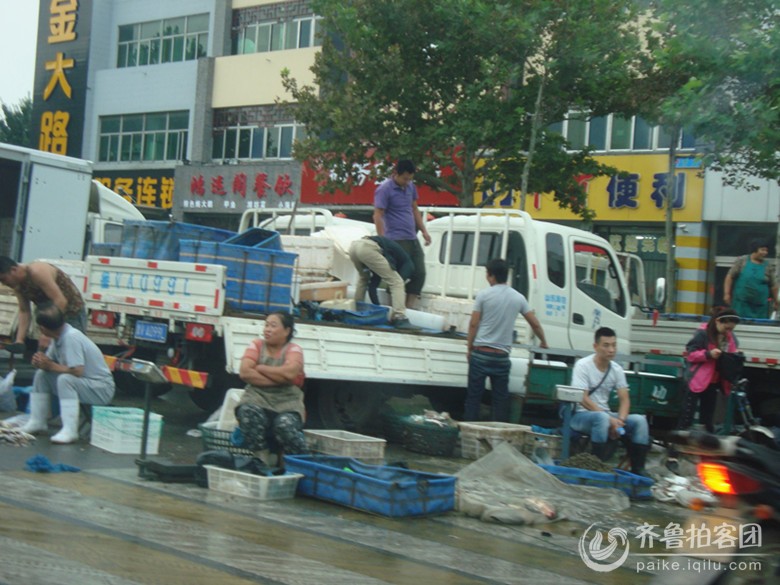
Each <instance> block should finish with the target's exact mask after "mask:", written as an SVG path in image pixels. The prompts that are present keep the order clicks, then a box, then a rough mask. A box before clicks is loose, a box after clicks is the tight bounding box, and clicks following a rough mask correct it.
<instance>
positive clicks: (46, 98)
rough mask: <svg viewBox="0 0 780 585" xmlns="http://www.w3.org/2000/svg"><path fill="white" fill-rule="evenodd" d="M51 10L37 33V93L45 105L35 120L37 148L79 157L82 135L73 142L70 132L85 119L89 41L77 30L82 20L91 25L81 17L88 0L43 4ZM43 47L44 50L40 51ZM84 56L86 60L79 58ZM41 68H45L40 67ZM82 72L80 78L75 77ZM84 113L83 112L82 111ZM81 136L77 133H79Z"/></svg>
mask: <svg viewBox="0 0 780 585" xmlns="http://www.w3.org/2000/svg"><path fill="white" fill-rule="evenodd" d="M41 4H42V5H44V6H47V7H48V10H49V12H48V27H46V29H45V30H41V31H39V32H38V34H39V41H38V43H39V50H38V53H39V56H38V68H39V69H40V70H39V75H40V76H41V77H40V81H39V80H36V92H38V91H39V90H40V92H39V93H38V95H39V96H40V98H41V100H42V102H43V104H42V105H41V106H40V107H37V108H36V112H35V114H34V118H35V119H36V120H37V125H38V149H39V150H43V151H46V152H53V153H56V154H69V150H70V152H71V153H72V154H73V155H75V156H78V155H79V154H80V152H78V150H80V143H81V138H80V136H78V137H76V139H75V143H73V140H72V139H73V138H74V137H73V136H71V133H70V129H71V128H74V129H77V130H78V131H80V127H79V124H80V121H81V118H82V117H83V105H84V96H83V95H82V93H83V91H82V90H83V87H84V83H82V80H85V79H86V78H85V77H84V75H85V73H81V72H85V71H86V48H87V47H88V40H87V38H86V37H85V38H84V39H79V34H78V32H77V30H76V29H77V27H78V24H79V22H80V21H82V19H83V20H84V21H86V22H88V14H79V12H80V8H81V7H80V4H82V5H84V4H86V5H87V12H88V10H89V8H88V7H89V0H51V2H42V3H41ZM41 48H43V50H41ZM81 54H83V55H84V58H83V59H81V58H79V57H80V55H81ZM41 65H42V67H41ZM76 70H79V71H80V73H81V74H80V75H74V73H75V71H76ZM79 110H81V111H79ZM77 134H78V132H77Z"/></svg>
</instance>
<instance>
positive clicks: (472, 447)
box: [458, 422, 531, 459]
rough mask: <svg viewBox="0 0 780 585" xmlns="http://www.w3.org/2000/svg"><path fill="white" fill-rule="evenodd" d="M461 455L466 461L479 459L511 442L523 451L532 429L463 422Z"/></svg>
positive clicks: (492, 423)
mask: <svg viewBox="0 0 780 585" xmlns="http://www.w3.org/2000/svg"><path fill="white" fill-rule="evenodd" d="M458 426H459V427H460V454H461V457H463V458H464V459H479V458H480V457H482V456H484V455H487V454H488V453H490V452H491V451H492V450H493V449H495V448H496V446H498V445H499V444H500V443H505V442H509V443H511V444H513V445H515V446H517V447H519V448H521V449H522V447H523V444H524V442H525V439H526V436H527V433H529V432H530V431H531V427H529V426H527V425H515V424H511V423H504V422H462V423H460V424H459V425H458Z"/></svg>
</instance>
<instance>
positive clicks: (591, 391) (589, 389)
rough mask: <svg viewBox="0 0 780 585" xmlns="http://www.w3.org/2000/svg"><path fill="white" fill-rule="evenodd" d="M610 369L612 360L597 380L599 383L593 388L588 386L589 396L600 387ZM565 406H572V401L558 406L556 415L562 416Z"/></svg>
mask: <svg viewBox="0 0 780 585" xmlns="http://www.w3.org/2000/svg"><path fill="white" fill-rule="evenodd" d="M611 371H612V362H609V365H608V366H607V371H606V372H604V376H603V377H602V378H601V380H599V383H598V384H596V385H595V386H593V388H588V396H591V395H592V394H593V393H594V392H595V391H596V390H598V389H599V388H601V385H602V384H603V383H604V380H606V379H607V376H609V373H610V372H611ZM566 408H572V409H573V408H574V403H573V402H564V403H563V404H561V405H560V406H559V407H558V416H560V417H561V418H563V413H564V412H565V409H566Z"/></svg>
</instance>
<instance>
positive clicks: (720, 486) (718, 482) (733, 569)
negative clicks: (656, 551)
mask: <svg viewBox="0 0 780 585" xmlns="http://www.w3.org/2000/svg"><path fill="white" fill-rule="evenodd" d="M670 440H671V441H672V442H673V443H676V444H677V445H678V449H679V450H680V451H681V452H683V453H686V454H688V455H694V456H697V457H698V459H699V461H698V463H697V473H698V475H699V478H700V479H701V481H702V483H703V484H704V485H705V486H706V487H707V488H708V489H709V490H710V491H712V492H713V493H714V494H716V495H717V496H718V499H719V503H720V504H721V505H722V506H724V507H727V508H736V511H737V513H738V516H739V519H740V521H741V522H742V523H743V526H750V527H751V528H753V529H754V537H757V538H758V539H760V546H758V547H753V548H750V549H745V551H746V553H747V554H739V555H736V556H734V557H732V559H731V560H729V561H724V562H723V563H719V565H720V568H719V570H717V571H714V572H712V573H710V574H709V575H708V576H707V577H706V579H707V580H706V581H701V582H702V583H705V582H706V583H711V584H715V583H717V584H726V583H757V584H759V583H760V584H763V583H766V584H769V583H775V584H776V583H780V450H778V448H777V444H776V443H775V442H773V441H772V442H769V441H762V442H761V443H757V442H754V441H751V440H748V439H746V438H744V437H742V436H725V437H723V436H716V435H712V434H709V433H706V432H703V431H674V432H673V433H672V434H671V436H670ZM756 526H757V527H758V528H757V529H755V527H756ZM738 552H740V553H742V552H743V551H742V549H740V550H739V551H738ZM689 577H690V576H689ZM694 581H695V580H691V581H688V582H689V583H694Z"/></svg>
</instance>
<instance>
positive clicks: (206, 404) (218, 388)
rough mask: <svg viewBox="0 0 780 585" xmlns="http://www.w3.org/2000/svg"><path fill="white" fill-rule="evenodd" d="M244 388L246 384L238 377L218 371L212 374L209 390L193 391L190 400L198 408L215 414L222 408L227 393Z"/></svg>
mask: <svg viewBox="0 0 780 585" xmlns="http://www.w3.org/2000/svg"><path fill="white" fill-rule="evenodd" d="M244 386H246V384H244V382H242V381H241V378H239V377H238V376H236V375H233V374H228V373H227V372H226V371H225V370H224V369H222V370H220V369H217V370H216V373H213V374H211V383H210V384H209V386H208V388H202V389H197V388H194V389H192V390H191V391H190V398H192V401H193V402H194V403H195V406H197V407H198V408H202V409H203V410H205V411H207V412H214V411H215V410H217V409H218V408H219V407H220V406H222V401H223V400H224V399H225V393H226V392H227V391H228V390H229V389H230V388H243V387H244Z"/></svg>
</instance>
